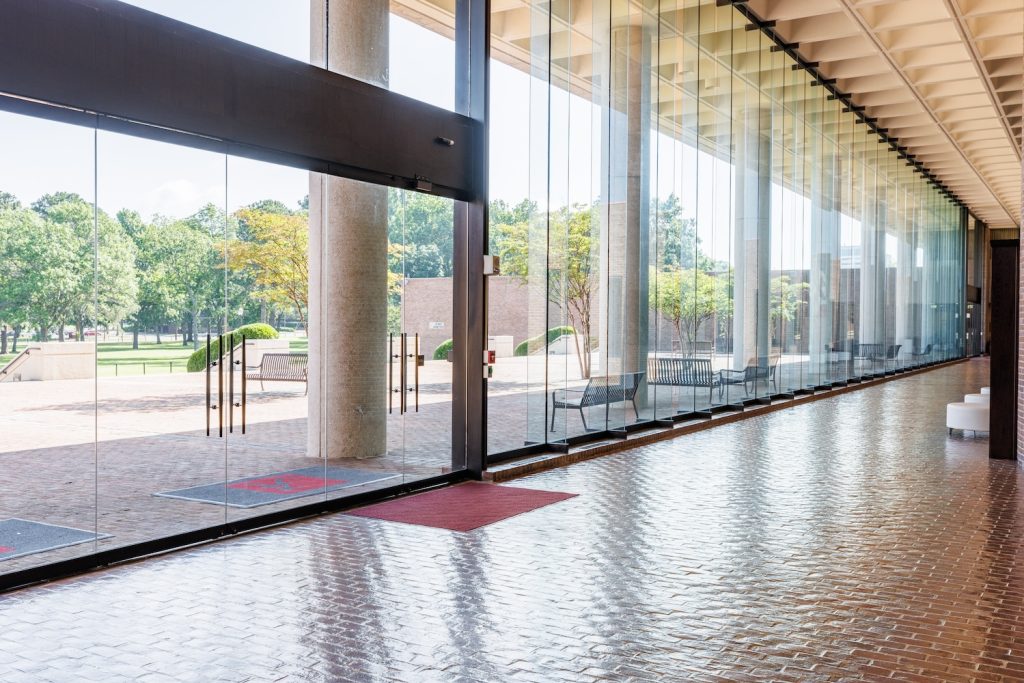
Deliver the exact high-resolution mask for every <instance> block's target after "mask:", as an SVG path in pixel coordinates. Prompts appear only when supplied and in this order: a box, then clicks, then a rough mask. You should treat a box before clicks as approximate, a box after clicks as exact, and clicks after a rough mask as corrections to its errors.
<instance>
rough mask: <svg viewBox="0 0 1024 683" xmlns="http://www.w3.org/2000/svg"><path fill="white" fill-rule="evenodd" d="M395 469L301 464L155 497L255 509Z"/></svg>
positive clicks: (387, 474)
mask: <svg viewBox="0 0 1024 683" xmlns="http://www.w3.org/2000/svg"><path fill="white" fill-rule="evenodd" d="M398 476H399V475H398V473H397V472H374V471H372V470H353V469H349V468H347V467H328V468H327V472H326V478H325V473H324V468H323V467H301V468H299V469H297V470H286V471H284V472H274V473H272V474H261V475H259V476H256V477H245V478H244V479H235V480H233V481H229V482H228V483H227V484H226V485H225V484H223V483H217V484H203V485H201V486H192V487H190V488H187V489H177V490H175V491H162V492H160V493H154V494H153V495H154V496H163V497H164V498H180V499H182V500H195V501H199V502H201V503H213V504H214V505H227V506H228V507H233V508H254V507H259V506H260V505H269V504H271V503H280V502H281V501H283V500H291V499H292V498H302V497H304V496H315V495H316V494H318V493H321V494H322V493H324V491H325V490H326V491H337V490H339V489H347V488H351V487H353V486H362V485H363V484H370V483H373V482H377V481H384V480H385V479H394V478H395V477H398Z"/></svg>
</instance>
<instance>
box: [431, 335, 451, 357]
mask: <svg viewBox="0 0 1024 683" xmlns="http://www.w3.org/2000/svg"><path fill="white" fill-rule="evenodd" d="M453 346H455V342H453V341H452V340H451V339H445V340H444V341H443V342H441V343H440V344H438V345H437V348H436V349H434V360H448V352H449V351H451V350H452V347H453Z"/></svg>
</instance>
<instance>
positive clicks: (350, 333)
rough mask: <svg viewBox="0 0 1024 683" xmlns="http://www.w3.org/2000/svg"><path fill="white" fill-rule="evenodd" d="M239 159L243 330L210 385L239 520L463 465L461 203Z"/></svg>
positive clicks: (227, 253) (235, 317) (236, 243)
mask: <svg viewBox="0 0 1024 683" xmlns="http://www.w3.org/2000/svg"><path fill="white" fill-rule="evenodd" d="M228 169H229V174H228V178H229V189H228V198H229V199H228V206H229V216H228V223H227V225H228V227H227V230H228V237H227V240H226V246H225V250H224V277H225V285H224V290H225V296H226V301H225V309H226V311H227V321H228V324H227V325H226V329H227V330H228V331H229V332H228V333H229V334H230V335H233V336H232V338H231V340H230V343H229V342H227V341H225V343H224V345H223V348H224V349H225V352H224V356H223V357H222V358H220V359H219V360H220V364H219V365H218V366H216V367H213V368H211V380H210V384H211V386H213V387H215V388H216V391H215V393H217V397H218V398H219V400H215V401H214V403H219V404H221V405H223V406H224V407H225V412H224V417H223V425H224V427H223V428H224V438H225V442H226V444H227V472H226V480H227V483H226V486H225V490H224V494H223V504H225V505H226V507H227V510H228V513H227V514H228V519H238V518H241V517H246V516H253V515H258V514H264V513H266V512H272V511H275V510H279V509H284V508H288V507H295V506H299V505H305V504H310V503H314V502H316V501H317V500H323V499H325V498H336V497H345V496H349V495H353V494H357V493H365V492H367V491H371V490H374V489H379V488H385V487H390V486H395V485H398V484H402V483H406V482H410V481H415V480H417V479H422V478H425V477H429V476H434V475H438V474H442V473H444V472H448V471H450V470H451V468H452V419H451V416H452V367H453V366H452V363H451V362H450V355H449V354H450V352H451V350H452V347H453V343H452V338H453V293H452V292H453V290H452V287H453V275H454V273H453V270H454V258H453V254H454V249H453V240H454V231H453V218H452V217H453V206H452V202H451V201H450V200H447V199H441V198H438V197H433V196H430V195H425V194H417V193H412V192H405V191H400V190H394V189H388V188H384V187H380V186H375V185H370V184H366V183H360V182H357V181H351V180H344V179H339V178H334V177H330V176H324V175H319V174H309V173H304V172H301V171H295V170H293V169H288V168H282V167H278V166H272V165H268V164H262V163H257V162H252V161H248V160H242V159H234V158H232V159H229V163H228ZM261 188H262V189H261ZM268 188H276V189H277V191H278V194H275V195H268V196H263V194H260V192H263V193H264V194H265V193H266V191H267V189H268ZM307 191H308V197H303V198H301V199H299V198H298V197H301V195H300V194H299V193H300V192H303V193H304V192H307ZM289 192H290V194H289ZM286 195H287V196H286ZM216 360H217V357H216V354H215V357H214V362H216Z"/></svg>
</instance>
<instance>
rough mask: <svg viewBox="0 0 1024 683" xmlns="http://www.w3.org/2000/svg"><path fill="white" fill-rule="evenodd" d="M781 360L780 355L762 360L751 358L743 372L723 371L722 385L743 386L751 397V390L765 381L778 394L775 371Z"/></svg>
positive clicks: (773, 355)
mask: <svg viewBox="0 0 1024 683" xmlns="http://www.w3.org/2000/svg"><path fill="white" fill-rule="evenodd" d="M781 360H782V356H781V355H778V354H772V355H771V356H770V357H768V358H761V359H760V360H758V359H755V358H750V359H748V360H747V365H746V367H745V368H743V369H742V370H722V371H721V373H722V384H742V385H743V391H744V392H745V393H746V395H747V396H750V388H751V387H752V386H753V387H756V386H757V383H758V382H760V381H762V380H763V381H764V383H765V386H766V387H771V388H773V389H775V393H778V391H779V384H778V379H777V378H776V376H775V374H776V373H775V371H776V369H777V368H778V367H779V362H780V361H781Z"/></svg>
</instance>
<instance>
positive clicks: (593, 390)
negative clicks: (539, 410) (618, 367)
mask: <svg viewBox="0 0 1024 683" xmlns="http://www.w3.org/2000/svg"><path fill="white" fill-rule="evenodd" d="M613 379H614V376H613V377H592V378H591V379H590V381H589V382H587V386H586V388H584V389H556V390H555V391H552V392H551V402H552V406H553V408H552V410H551V431H555V414H556V413H555V411H556V410H558V409H559V408H561V409H562V410H567V409H568V410H578V411H579V412H580V418H581V419H582V420H583V429H586V430H588V431H589V427H587V418H586V416H585V415H584V413H583V409H584V408H590V407H591V406H600V405H606V404H612V403H621V402H623V401H629V402H631V403H632V404H633V413H634V414H635V415H636V417H637V419H640V412H639V411H638V410H637V407H636V392H637V389H639V388H640V384H641V383H642V382H643V381H644V373H642V372H624V373H622V374H621V375H619V376H618V380H617V381H615V383H614V384H613V383H612V381H613ZM569 394H578V395H579V399H577V400H570V399H569Z"/></svg>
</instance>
